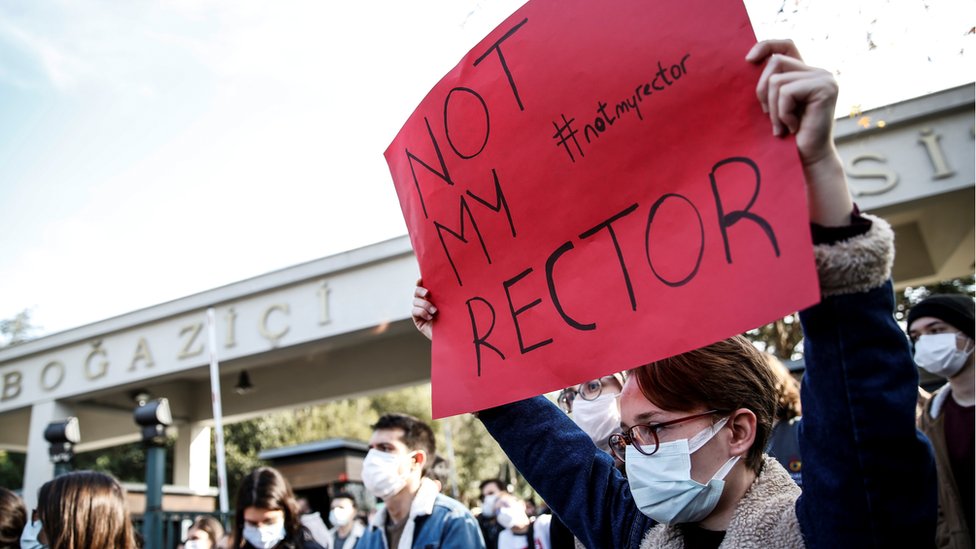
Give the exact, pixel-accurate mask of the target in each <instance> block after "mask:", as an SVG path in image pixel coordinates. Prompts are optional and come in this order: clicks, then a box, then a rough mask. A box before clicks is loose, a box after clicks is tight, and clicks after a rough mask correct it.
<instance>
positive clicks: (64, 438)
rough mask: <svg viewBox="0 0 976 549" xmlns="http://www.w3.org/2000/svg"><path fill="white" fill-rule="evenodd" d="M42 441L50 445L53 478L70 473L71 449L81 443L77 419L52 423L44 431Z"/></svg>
mask: <svg viewBox="0 0 976 549" xmlns="http://www.w3.org/2000/svg"><path fill="white" fill-rule="evenodd" d="M44 440H46V441H48V442H49V443H50V444H51V447H50V450H49V451H50V454H51V463H53V464H54V476H56V477H59V476H61V475H63V474H65V473H67V472H69V471H71V458H73V457H74V455H75V453H74V450H73V449H72V447H73V446H74V445H75V444H78V443H79V442H81V428H80V427H79V426H78V418H76V417H69V418H65V419H62V420H59V421H53V422H51V423H49V424H48V426H47V427H46V428H45V429H44Z"/></svg>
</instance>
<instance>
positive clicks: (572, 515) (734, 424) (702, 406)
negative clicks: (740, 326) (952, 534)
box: [413, 41, 936, 549]
mask: <svg viewBox="0 0 976 549" xmlns="http://www.w3.org/2000/svg"><path fill="white" fill-rule="evenodd" d="M746 60H747V61H749V62H751V63H754V64H757V65H759V64H765V66H764V68H763V69H762V72H761V75H760V78H759V85H758V86H757V95H758V97H759V100H760V105H761V107H762V108H763V110H764V112H766V113H767V114H768V115H769V117H770V120H771V122H772V126H773V132H774V134H776V135H779V136H786V135H792V138H793V139H795V143H796V147H797V151H798V153H799V158H800V160H801V163H802V165H803V170H804V177H805V179H806V184H807V195H808V202H809V211H810V221H811V231H812V234H813V239H814V243H815V244H816V246H815V255H816V262H817V268H818V272H819V275H820V289H821V293H822V301H821V302H820V303H819V304H817V305H814V306H812V307H810V308H808V309H806V310H804V311H802V312H801V313H800V318H801V322H802V323H803V328H804V334H805V336H806V340H805V343H804V349H805V353H806V356H805V359H806V367H807V370H806V377H805V381H804V384H803V387H802V393H803V394H802V399H803V409H804V417H803V425H802V427H801V439H800V440H801V447H802V449H803V459H804V472H803V483H804V487H803V493H802V495H801V494H800V489H799V487H797V485H796V484H795V483H794V482H793V481H792V480H791V479H790V476H789V475H788V474H787V472H786V471H785V470H784V469H783V467H782V466H781V465H780V464H779V463H778V462H777V461H776V460H775V459H773V458H770V457H768V456H766V455H764V454H763V449H764V447H765V445H766V441H767V439H768V437H769V433H770V430H771V429H772V424H773V416H774V413H775V410H776V392H775V380H774V379H773V376H772V374H771V372H770V370H769V368H768V367H767V366H766V364H765V362H764V358H763V357H762V356H761V355H760V354H759V353H758V352H757V351H756V350H755V348H753V346H752V345H751V344H750V343H749V341H747V340H746V339H744V338H742V337H734V338H731V339H728V340H725V341H721V342H718V343H715V344H712V345H709V346H707V347H704V348H701V349H698V350H695V351H691V352H688V353H684V354H681V355H677V356H674V357H671V358H668V359H665V360H661V361H658V362H655V363H651V364H647V365H645V366H642V367H639V368H636V369H634V370H632V371H631V372H630V375H629V376H628V379H627V381H626V383H625V384H624V386H623V390H622V392H621V394H620V399H619V402H620V411H621V426H622V431H621V432H620V433H617V434H614V435H611V436H610V439H609V445H610V448H611V450H612V452H613V455H614V456H615V458H616V459H618V460H622V461H623V462H624V464H625V467H626V478H625V477H624V475H622V474H621V473H620V472H619V471H617V469H616V468H615V467H614V457H611V456H608V455H607V454H605V453H603V452H601V451H599V450H598V449H597V448H595V447H594V446H593V444H592V443H591V442H590V441H589V437H587V436H586V435H585V434H584V433H583V432H582V431H580V430H579V429H577V428H576V427H575V426H574V425H573V423H572V422H571V421H569V420H568V418H566V417H565V415H564V414H561V413H560V412H559V411H558V409H556V408H555V406H553V405H552V404H551V403H549V402H548V401H547V400H546V399H545V398H542V397H537V398H533V399H528V400H524V401H521V402H517V403H513V404H509V405H505V406H500V407H498V408H493V409H490V410H485V411H482V412H480V413H479V418H480V419H481V421H482V422H483V423H484V425H485V427H486V428H487V429H488V431H489V433H491V435H492V436H493V437H494V438H495V440H496V441H498V443H499V445H500V446H501V447H502V448H503V449H504V450H505V452H506V454H507V455H508V456H509V458H510V459H511V460H512V462H513V463H514V464H515V466H516V467H517V468H518V469H519V471H520V472H521V473H522V474H523V475H524V477H525V478H526V479H527V480H528V481H529V483H530V484H531V485H532V486H533V487H534V488H535V489H536V491H537V492H538V493H539V494H540V495H541V496H542V497H543V498H544V499H545V501H546V502H547V503H548V504H549V506H550V507H551V508H552V510H553V512H554V513H555V514H556V515H557V516H559V518H560V519H562V520H563V521H564V522H565V523H566V524H567V525H568V526H569V527H570V529H571V530H572V531H573V533H574V534H576V537H577V538H579V539H580V540H581V541H582V542H583V543H584V544H585V545H586V546H587V547H590V548H618V547H641V548H657V547H667V548H671V547H674V548H681V547H723V548H724V547H729V548H731V547H748V548H752V547H755V548H766V547H776V548H802V547H809V548H829V549H836V548H837V547H886V546H891V547H925V546H931V544H932V540H933V536H934V527H935V513H936V507H935V506H936V498H935V495H936V494H935V474H934V465H933V460H932V456H931V452H930V449H929V445H928V444H927V442H926V441H925V440H924V438H922V437H921V436H920V435H919V434H918V432H917V431H916V429H915V414H914V410H915V401H916V386H917V381H918V376H917V372H916V370H915V367H914V365H913V363H912V358H911V356H910V354H909V352H908V346H907V344H906V340H905V337H904V335H903V334H902V333H901V331H900V329H899V327H898V325H897V324H896V323H895V322H894V319H893V318H892V315H891V313H892V311H893V305H894V300H893V295H892V289H891V283H890V281H888V277H889V275H890V270H891V263H892V258H893V233H892V231H891V228H890V227H889V226H888V224H887V223H885V222H884V221H882V220H881V219H878V218H874V217H870V216H866V215H861V214H859V213H858V211H857V210H856V209H855V208H854V206H853V203H852V202H851V198H850V194H849V191H848V189H847V183H846V180H845V176H844V171H843V164H842V162H841V160H840V158H839V157H838V155H837V152H836V149H835V147H834V144H833V139H832V127H833V113H834V108H835V104H836V99H837V85H836V82H835V81H834V79H833V77H832V76H831V75H830V73H828V72H827V71H824V70H821V69H815V68H812V67H810V66H808V65H806V64H804V63H803V61H802V60H801V59H800V57H799V53H798V52H797V50H796V48H795V46H794V45H793V43H792V42H790V41H767V42H760V43H759V44H757V45H756V46H754V47H753V49H752V50H751V51H750V52H749V53H748V54H747V56H746ZM427 295H428V293H427V291H426V290H425V289H424V288H419V287H418V288H417V290H416V292H415V300H414V309H413V316H414V322H415V323H416V325H417V327H418V329H420V330H421V331H422V332H424V333H425V334H427V335H428V337H429V335H430V330H429V328H430V323H431V322H432V321H433V319H434V316H433V314H432V312H433V311H435V309H433V308H432V306H431V304H430V302H429V300H427V299H426V297H427ZM527 418H531V421H530V420H528V419H527ZM893 456H897V457H893Z"/></svg>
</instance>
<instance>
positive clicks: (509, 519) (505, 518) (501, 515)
mask: <svg viewBox="0 0 976 549" xmlns="http://www.w3.org/2000/svg"><path fill="white" fill-rule="evenodd" d="M528 522H529V517H528V515H526V514H525V511H523V510H521V509H519V508H518V507H502V508H501V509H499V510H498V524H499V525H501V527H502V528H505V529H510V528H511V527H512V525H513V524H526V523H528Z"/></svg>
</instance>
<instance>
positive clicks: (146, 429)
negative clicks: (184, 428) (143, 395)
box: [133, 398, 173, 445]
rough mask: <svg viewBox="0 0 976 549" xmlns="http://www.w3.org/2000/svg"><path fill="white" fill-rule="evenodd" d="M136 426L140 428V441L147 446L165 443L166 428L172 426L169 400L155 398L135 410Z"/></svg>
mask: <svg viewBox="0 0 976 549" xmlns="http://www.w3.org/2000/svg"><path fill="white" fill-rule="evenodd" d="M133 415H134V416H135V420H136V424H137V425H139V427H141V428H142V441H143V442H145V443H146V444H149V445H163V444H165V443H166V427H168V426H170V425H172V424H173V414H172V413H171V412H170V410H169V400H168V399H165V398H157V399H155V400H150V401H148V402H146V403H145V404H142V405H140V406H139V407H138V408H136V410H135V412H134V413H133Z"/></svg>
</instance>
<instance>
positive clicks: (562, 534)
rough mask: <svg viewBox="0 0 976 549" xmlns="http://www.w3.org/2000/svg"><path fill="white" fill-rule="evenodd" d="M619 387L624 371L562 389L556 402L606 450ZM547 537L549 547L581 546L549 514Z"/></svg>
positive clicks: (616, 420) (616, 421)
mask: <svg viewBox="0 0 976 549" xmlns="http://www.w3.org/2000/svg"><path fill="white" fill-rule="evenodd" d="M623 387H624V374H622V373H617V374H613V375H609V376H603V377H601V378H597V379H591V380H589V381H586V382H584V383H580V384H579V385H573V386H570V387H567V388H565V389H563V390H562V391H560V392H559V395H558V396H557V397H556V403H557V404H558V405H559V407H560V408H562V410H563V411H564V412H566V413H567V414H569V418H570V419H572V420H573V423H575V424H576V425H577V426H578V427H579V428H580V429H582V430H583V432H584V433H586V434H587V435H588V436H589V437H590V440H591V441H593V444H595V445H596V446H597V448H599V449H600V450H603V451H604V452H607V453H610V445H609V440H610V435H612V434H614V433H619V432H620V406H619V405H618V403H617V399H618V398H619V396H620V391H622V390H623ZM549 540H550V543H551V545H552V548H553V549H574V548H577V547H582V545H581V544H580V542H579V540H577V539H576V538H575V537H574V536H573V534H572V532H570V531H569V528H567V527H566V525H565V524H564V523H563V521H561V520H559V517H553V518H552V520H551V522H550V524H549Z"/></svg>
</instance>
